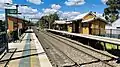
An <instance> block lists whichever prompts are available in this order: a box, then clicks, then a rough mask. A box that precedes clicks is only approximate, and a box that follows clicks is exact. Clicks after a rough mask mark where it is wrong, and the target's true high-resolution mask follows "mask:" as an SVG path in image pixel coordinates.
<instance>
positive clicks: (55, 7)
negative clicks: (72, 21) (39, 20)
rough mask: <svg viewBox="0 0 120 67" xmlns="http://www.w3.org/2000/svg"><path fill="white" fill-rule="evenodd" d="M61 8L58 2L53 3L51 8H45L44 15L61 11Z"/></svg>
mask: <svg viewBox="0 0 120 67" xmlns="http://www.w3.org/2000/svg"><path fill="white" fill-rule="evenodd" d="M60 8H61V6H60V5H58V4H52V5H51V8H44V9H42V10H43V14H44V15H49V14H53V13H55V12H59V9H60Z"/></svg>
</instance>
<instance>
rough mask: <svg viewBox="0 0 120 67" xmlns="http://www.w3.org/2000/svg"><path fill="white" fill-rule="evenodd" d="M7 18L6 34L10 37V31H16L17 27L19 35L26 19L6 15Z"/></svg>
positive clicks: (23, 28)
mask: <svg viewBox="0 0 120 67" xmlns="http://www.w3.org/2000/svg"><path fill="white" fill-rule="evenodd" d="M7 19H8V30H7V32H8V36H9V37H12V33H13V32H16V33H17V29H19V34H20V35H21V34H22V33H23V32H24V31H25V29H26V28H27V25H26V23H27V22H28V21H26V20H24V19H21V18H17V17H14V16H7Z"/></svg>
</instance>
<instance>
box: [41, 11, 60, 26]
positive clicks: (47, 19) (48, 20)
mask: <svg viewBox="0 0 120 67" xmlns="http://www.w3.org/2000/svg"><path fill="white" fill-rule="evenodd" d="M55 20H59V17H58V14H57V13H54V14H50V15H48V16H43V17H41V19H40V20H39V23H40V26H41V27H47V28H48V27H50V28H52V27H53V23H54V21H55Z"/></svg>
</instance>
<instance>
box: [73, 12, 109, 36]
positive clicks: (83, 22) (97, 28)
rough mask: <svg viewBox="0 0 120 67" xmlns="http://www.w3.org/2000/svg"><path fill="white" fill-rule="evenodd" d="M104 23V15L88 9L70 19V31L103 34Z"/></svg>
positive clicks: (105, 22)
mask: <svg viewBox="0 0 120 67" xmlns="http://www.w3.org/2000/svg"><path fill="white" fill-rule="evenodd" d="M106 24H107V21H106V20H105V18H104V17H102V16H101V15H98V14H97V13H95V12H91V11H90V12H87V13H84V14H81V15H78V16H77V17H75V18H74V19H73V20H72V32H73V33H80V34H91V35H99V34H105V25H106Z"/></svg>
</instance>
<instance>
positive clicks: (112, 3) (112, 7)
mask: <svg viewBox="0 0 120 67" xmlns="http://www.w3.org/2000/svg"><path fill="white" fill-rule="evenodd" d="M106 5H107V6H108V7H107V8H105V9H104V16H105V18H106V20H108V21H109V22H114V21H115V20H117V19H118V17H119V12H120V0H108V1H107V2H106Z"/></svg>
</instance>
